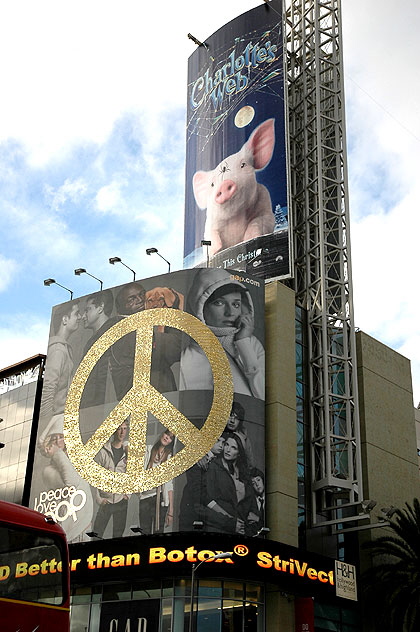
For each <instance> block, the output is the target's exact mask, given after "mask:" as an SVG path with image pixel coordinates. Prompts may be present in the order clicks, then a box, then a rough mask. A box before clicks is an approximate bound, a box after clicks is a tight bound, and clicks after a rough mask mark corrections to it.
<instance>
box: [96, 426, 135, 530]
mask: <svg viewBox="0 0 420 632" xmlns="http://www.w3.org/2000/svg"><path fill="white" fill-rule="evenodd" d="M127 434H128V423H127V422H124V423H122V424H121V425H120V426H119V427H118V428H117V429H116V431H115V432H114V434H113V435H112V437H111V439H110V440H109V441H107V442H106V443H105V445H104V446H103V448H101V449H100V450H99V452H98V454H97V456H96V458H95V460H96V462H97V463H99V465H101V466H102V467H104V468H106V469H107V470H112V471H113V472H125V471H126V469H127V441H126V440H127ZM96 501H97V503H98V505H99V508H98V513H97V514H96V518H95V522H94V524H93V531H94V532H95V533H97V534H98V535H99V536H100V537H103V534H104V532H105V529H106V527H107V525H108V522H109V521H110V520H111V518H112V519H113V530H112V532H113V537H114V538H118V537H120V536H122V535H123V533H124V529H125V522H126V518H127V507H128V496H127V494H119V493H115V494H113V493H111V492H104V491H102V490H100V489H97V490H96Z"/></svg>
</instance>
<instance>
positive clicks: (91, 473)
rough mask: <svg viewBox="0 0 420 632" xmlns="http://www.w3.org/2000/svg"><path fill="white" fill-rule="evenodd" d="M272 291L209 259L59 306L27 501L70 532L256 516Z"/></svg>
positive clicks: (243, 524) (240, 526)
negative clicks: (267, 304)
mask: <svg viewBox="0 0 420 632" xmlns="http://www.w3.org/2000/svg"><path fill="white" fill-rule="evenodd" d="M263 292H264V288H263V286H262V284H261V282H260V281H258V280H255V279H252V278H250V277H246V278H243V277H242V276H241V274H240V273H235V272H232V271H227V270H209V269H201V270H190V271H181V272H176V273H173V274H171V275H165V276H162V277H154V278H152V279H146V280H144V281H141V282H133V283H129V284H126V285H124V286H119V287H116V288H112V289H109V290H104V291H101V292H97V293H95V294H91V295H88V296H85V297H82V298H81V299H78V300H76V301H70V302H68V303H65V304H62V305H58V306H57V307H56V308H54V309H53V314H52V322H51V332H50V340H49V347H48V354H47V365H46V371H45V376H44V389H43V397H42V402H41V413H40V421H39V430H38V440H37V451H36V456H35V462H34V477H33V484H32V489H31V506H33V507H35V508H36V509H38V510H39V511H41V512H43V513H45V514H48V515H51V516H52V517H53V518H54V519H55V520H57V521H58V522H59V523H61V524H62V526H63V527H64V529H65V530H66V532H67V535H68V539H69V541H70V542H72V541H83V540H84V539H86V532H90V531H94V532H95V533H97V534H98V535H99V536H100V537H119V536H121V535H124V534H126V535H130V534H131V530H130V528H131V527H137V528H140V529H141V531H142V532H144V533H157V532H163V531H165V532H168V531H174V530H190V529H192V528H193V522H194V521H197V520H199V521H201V522H203V524H204V525H205V528H207V529H208V530H217V531H222V532H223V531H225V532H231V533H244V534H245V533H250V534H251V533H252V532H253V531H254V530H255V529H257V527H258V524H259V522H261V521H262V520H263V515H262V511H263V502H262V501H261V503H260V501H259V500H258V499H257V496H258V498H262V497H263V493H264V490H263V488H264V474H263V471H264V454H263V445H264V444H263V442H264V432H263V430H264V428H263V426H264V370H265V356H264V327H263V325H264V318H263V313H264V312H263V310H264V301H263ZM257 479H258V481H257V482H258V485H256V483H255V481H256V480H257ZM261 486H262V491H261V489H260V493H259V494H257V491H256V487H259V488H261Z"/></svg>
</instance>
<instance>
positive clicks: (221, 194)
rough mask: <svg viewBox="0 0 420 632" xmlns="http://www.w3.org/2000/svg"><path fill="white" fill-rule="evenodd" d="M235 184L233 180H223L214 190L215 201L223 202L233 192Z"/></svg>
mask: <svg viewBox="0 0 420 632" xmlns="http://www.w3.org/2000/svg"><path fill="white" fill-rule="evenodd" d="M236 188H237V187H236V184H235V182H234V181H233V180H224V181H223V182H222V184H221V185H220V187H219V188H218V190H217V192H216V202H217V203H218V204H224V203H225V202H227V201H228V200H230V198H231V197H232V196H233V195H234V194H235V192H236Z"/></svg>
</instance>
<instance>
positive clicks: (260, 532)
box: [253, 527, 270, 538]
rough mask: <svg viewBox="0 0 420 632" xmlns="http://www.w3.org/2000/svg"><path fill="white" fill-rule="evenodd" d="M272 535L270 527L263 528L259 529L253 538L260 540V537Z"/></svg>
mask: <svg viewBox="0 0 420 632" xmlns="http://www.w3.org/2000/svg"><path fill="white" fill-rule="evenodd" d="M269 533H270V528H269V527H261V529H259V530H258V531H257V533H256V534H255V535H254V536H253V537H254V538H258V537H259V536H260V535H262V536H264V537H265V536H266V535H268V534H269Z"/></svg>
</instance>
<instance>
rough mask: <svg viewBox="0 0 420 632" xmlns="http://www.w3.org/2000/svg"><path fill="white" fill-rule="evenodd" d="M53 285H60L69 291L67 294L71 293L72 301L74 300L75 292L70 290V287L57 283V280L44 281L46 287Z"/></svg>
mask: <svg viewBox="0 0 420 632" xmlns="http://www.w3.org/2000/svg"><path fill="white" fill-rule="evenodd" d="M53 283H55V284H56V285H58V286H59V287H62V288H63V290H67V292H70V300H71V301H72V300H73V291H72V290H69V288H68V287H65V286H64V285H61V284H60V283H57V281H56V280H55V279H44V285H47V286H50V285H52V284H53Z"/></svg>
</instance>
